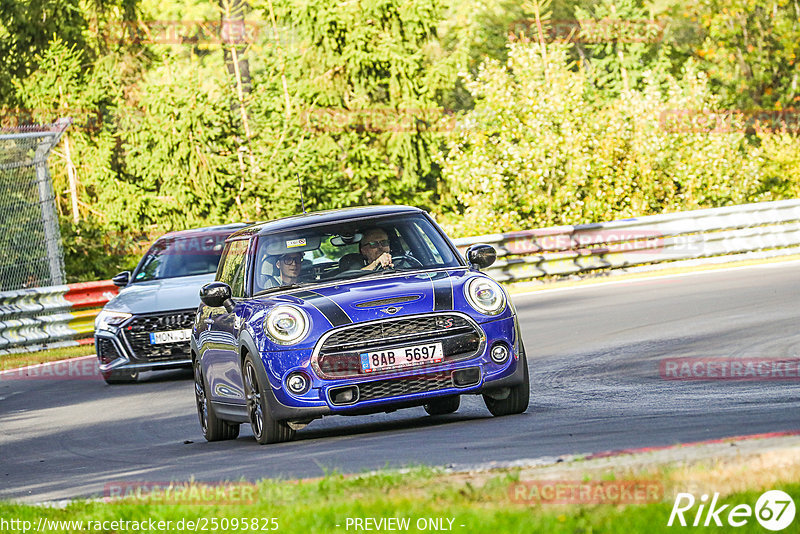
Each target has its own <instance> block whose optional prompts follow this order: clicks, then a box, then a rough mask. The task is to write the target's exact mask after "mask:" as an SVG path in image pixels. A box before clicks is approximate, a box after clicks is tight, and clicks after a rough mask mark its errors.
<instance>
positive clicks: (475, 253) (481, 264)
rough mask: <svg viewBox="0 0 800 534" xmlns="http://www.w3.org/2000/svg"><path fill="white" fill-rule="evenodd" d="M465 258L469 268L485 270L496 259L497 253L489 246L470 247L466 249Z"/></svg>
mask: <svg viewBox="0 0 800 534" xmlns="http://www.w3.org/2000/svg"><path fill="white" fill-rule="evenodd" d="M465 256H466V258H467V263H469V264H470V266H477V267H478V269H485V268H487V267H489V266H490V265H491V264H493V263H494V261H495V260H496V259H497V251H495V249H494V247H493V246H491V245H472V246H471V247H469V248H468V249H467V253H466V254H465Z"/></svg>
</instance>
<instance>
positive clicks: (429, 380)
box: [358, 372, 453, 402]
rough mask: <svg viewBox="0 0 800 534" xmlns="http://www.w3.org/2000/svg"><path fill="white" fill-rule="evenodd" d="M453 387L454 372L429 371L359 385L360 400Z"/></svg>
mask: <svg viewBox="0 0 800 534" xmlns="http://www.w3.org/2000/svg"><path fill="white" fill-rule="evenodd" d="M450 387H453V378H452V373H450V372H446V373H428V374H424V375H417V376H410V377H404V378H388V379H386V380H374V381H371V382H364V383H361V384H359V385H358V391H359V396H358V399H359V402H360V401H367V400H375V399H387V398H390V397H397V396H399V395H410V394H413V393H424V392H426V391H438V390H440V389H446V388H450Z"/></svg>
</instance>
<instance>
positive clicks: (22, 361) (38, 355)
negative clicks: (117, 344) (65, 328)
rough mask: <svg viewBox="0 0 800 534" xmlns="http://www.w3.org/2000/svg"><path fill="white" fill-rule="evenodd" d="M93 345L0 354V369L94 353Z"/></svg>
mask: <svg viewBox="0 0 800 534" xmlns="http://www.w3.org/2000/svg"><path fill="white" fill-rule="evenodd" d="M94 353H95V352H94V345H93V344H91V343H90V344H88V345H76V346H73V347H61V348H57V349H48V350H40V351H37V352H20V353H17V354H4V355H2V356H0V370H5V369H16V368H17V367H25V366H27V365H35V364H37V363H45V362H55V361H58V360H66V359H68V358H77V357H79V356H89V355H94Z"/></svg>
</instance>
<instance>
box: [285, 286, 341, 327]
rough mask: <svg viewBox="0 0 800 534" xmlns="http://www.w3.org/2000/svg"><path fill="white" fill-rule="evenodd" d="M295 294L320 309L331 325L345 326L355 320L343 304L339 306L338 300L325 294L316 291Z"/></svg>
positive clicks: (294, 294)
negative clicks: (343, 307)
mask: <svg viewBox="0 0 800 534" xmlns="http://www.w3.org/2000/svg"><path fill="white" fill-rule="evenodd" d="M292 295H293V296H295V297H297V298H300V299H303V300H304V301H306V302H307V303H308V304H311V305H312V306H314V307H315V308H316V309H318V310H319V311H320V313H321V314H322V315H324V316H325V318H326V319H327V320H328V321H330V323H331V325H333V326H334V328H335V327H337V326H344V325H346V324H350V323H352V322H353V320H352V319H351V318H350V316H349V315H347V312H345V311H344V310H343V309H342V308H341V306H339V305H338V304H337V303H336V301H334V300H333V299H330V298H328V297H326V296H325V295H320V294H319V293H317V292H315V291H307V290H306V291H300V292H298V293H292Z"/></svg>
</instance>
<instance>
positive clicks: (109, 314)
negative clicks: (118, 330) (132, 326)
mask: <svg viewBox="0 0 800 534" xmlns="http://www.w3.org/2000/svg"><path fill="white" fill-rule="evenodd" d="M130 317H131V314H130V313H125V312H118V311H110V310H102V311H101V312H100V313H98V314H97V317H95V319H94V329H95V330H108V327H109V326H119V325H121V324H122V323H124V322H125V321H126V320H127V319H130Z"/></svg>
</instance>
